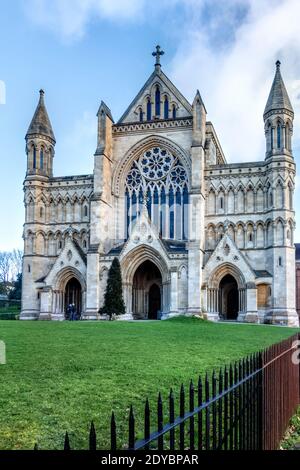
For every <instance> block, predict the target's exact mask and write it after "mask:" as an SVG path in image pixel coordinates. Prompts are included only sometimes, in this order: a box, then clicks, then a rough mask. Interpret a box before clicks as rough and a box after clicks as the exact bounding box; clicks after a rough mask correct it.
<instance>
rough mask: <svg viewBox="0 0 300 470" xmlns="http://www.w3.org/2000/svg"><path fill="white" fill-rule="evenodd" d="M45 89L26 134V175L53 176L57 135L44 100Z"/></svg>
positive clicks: (41, 91)
mask: <svg viewBox="0 0 300 470" xmlns="http://www.w3.org/2000/svg"><path fill="white" fill-rule="evenodd" d="M44 94H45V92H44V90H40V99H39V102H38V105H37V108H36V110H35V113H34V115H33V118H32V121H31V123H30V126H29V128H28V131H27V134H26V136H25V140H26V153H27V173H26V176H30V175H40V176H46V177H49V176H50V177H51V176H53V157H54V147H55V143H56V141H55V137H54V133H53V130H52V126H51V122H50V119H49V116H48V113H47V109H46V106H45V101H44Z"/></svg>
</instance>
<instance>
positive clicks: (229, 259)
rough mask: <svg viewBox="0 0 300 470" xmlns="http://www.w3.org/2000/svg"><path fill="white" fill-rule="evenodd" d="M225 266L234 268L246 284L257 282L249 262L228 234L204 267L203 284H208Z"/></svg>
mask: <svg viewBox="0 0 300 470" xmlns="http://www.w3.org/2000/svg"><path fill="white" fill-rule="evenodd" d="M225 264H226V265H231V266H234V268H235V269H236V270H238V271H239V272H240V273H241V274H242V276H243V278H244V279H245V283H248V282H250V283H253V282H255V278H256V275H255V272H254V271H253V269H252V267H251V265H250V263H249V261H248V260H247V259H246V257H245V256H244V255H243V253H242V252H241V251H240V250H239V249H238V247H237V246H236V244H235V243H234V241H233V240H232V238H231V237H230V236H229V235H228V233H225V234H224V236H223V238H222V239H221V240H220V241H219V243H218V245H217V246H216V249H215V251H214V252H213V253H212V255H211V256H210V258H209V259H208V261H207V263H206V265H205V266H204V269H203V283H208V282H209V280H210V279H211V278H212V277H213V276H214V273H215V272H216V271H217V270H218V269H219V268H221V267H222V266H223V265H225Z"/></svg>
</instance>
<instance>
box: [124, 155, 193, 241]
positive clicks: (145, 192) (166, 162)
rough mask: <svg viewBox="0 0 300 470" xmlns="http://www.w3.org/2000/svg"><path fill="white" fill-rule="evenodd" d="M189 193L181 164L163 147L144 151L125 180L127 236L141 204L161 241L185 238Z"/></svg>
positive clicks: (185, 174) (140, 208)
mask: <svg viewBox="0 0 300 470" xmlns="http://www.w3.org/2000/svg"><path fill="white" fill-rule="evenodd" d="M188 194H189V193H188V176H187V172H186V170H185V168H184V166H183V165H182V163H181V161H180V160H179V159H178V158H177V157H175V156H174V155H173V154H172V153H171V152H169V151H168V150H166V149H164V148H160V147H153V148H151V149H148V150H146V151H145V152H144V153H143V154H142V155H141V156H140V157H139V158H138V159H137V160H135V161H134V162H133V163H132V165H131V168H130V170H129V172H128V174H127V177H126V182H125V195H126V198H125V199H126V226H127V229H126V233H127V236H128V235H129V232H130V227H131V226H132V222H134V220H135V219H136V217H137V216H138V215H139V214H140V213H141V210H142V208H143V205H144V206H146V208H147V211H148V214H149V217H150V218H151V220H152V222H153V223H154V224H155V226H156V227H157V228H158V230H159V233H160V235H161V236H162V237H163V238H166V239H177V240H185V239H187V236H188V202H189V196H188Z"/></svg>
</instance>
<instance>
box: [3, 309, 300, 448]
mask: <svg viewBox="0 0 300 470" xmlns="http://www.w3.org/2000/svg"><path fill="white" fill-rule="evenodd" d="M295 331H296V330H293V329H289V328H281V327H272V326H266V325H243V324H241V325H237V324H213V323H209V322H203V321H201V320H197V319H183V318H179V319H173V320H169V321H163V322H139V323H138V322H72V323H71V322H63V323H56V322H20V321H0V340H4V341H5V342H6V348H7V364H6V365H0V381H1V384H0V449H32V448H33V446H34V443H35V442H37V443H38V446H39V447H40V448H43V449H49V448H50V449H51V448H52V449H57V448H58V449H59V448H62V445H63V436H64V433H65V430H68V431H69V433H70V440H71V446H72V447H73V448H74V447H76V448H86V446H87V430H88V427H89V423H90V421H91V420H94V422H95V426H96V429H97V431H98V430H99V429H100V438H101V442H102V448H103V447H105V446H108V440H107V436H108V435H109V432H108V430H109V418H110V413H111V410H114V411H115V413H116V419H117V424H118V425H120V424H121V423H124V421H125V419H124V418H125V416H127V414H128V409H129V405H130V404H131V403H132V404H133V405H134V409H135V411H136V417H137V426H138V427H139V428H140V429H141V426H142V422H141V418H142V414H141V409H142V406H143V400H144V398H145V397H146V396H148V397H149V398H150V400H151V402H150V403H151V404H152V407H154V399H155V397H156V396H157V392H158V391H159V390H160V391H161V392H162V395H163V398H166V397H167V394H168V391H169V388H170V387H173V388H174V390H175V391H176V393H177V391H178V389H179V386H180V384H181V382H184V383H185V384H186V385H187V384H188V382H189V379H190V378H192V379H194V380H195V381H196V380H197V378H198V375H199V374H204V373H205V372H206V371H212V369H213V368H214V367H216V368H217V367H219V366H221V365H224V364H226V363H229V362H230V361H232V360H235V359H238V358H240V357H243V356H245V355H246V354H248V353H251V352H254V351H257V350H258V349H260V348H263V347H266V346H268V345H270V344H271V343H274V342H278V341H280V340H282V339H283V338H286V337H288V336H290V335H292V334H293V333H294V332H295ZM121 431H122V434H124V435H126V433H127V425H126V426H125V425H124V424H123V427H121ZM122 444H124V441H122Z"/></svg>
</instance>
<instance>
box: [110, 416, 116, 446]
mask: <svg viewBox="0 0 300 470" xmlns="http://www.w3.org/2000/svg"><path fill="white" fill-rule="evenodd" d="M110 449H111V450H116V449H117V425H116V417H115V413H114V412H112V414H111V419H110Z"/></svg>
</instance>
